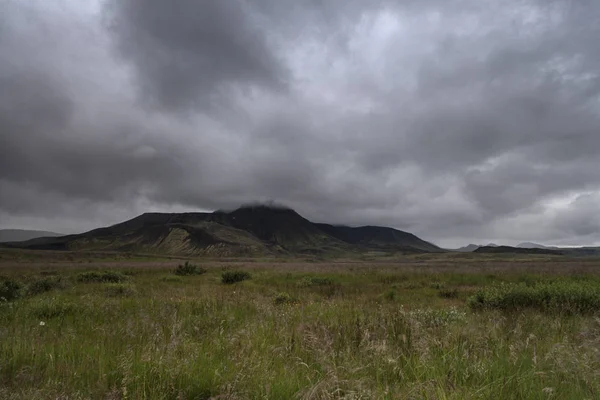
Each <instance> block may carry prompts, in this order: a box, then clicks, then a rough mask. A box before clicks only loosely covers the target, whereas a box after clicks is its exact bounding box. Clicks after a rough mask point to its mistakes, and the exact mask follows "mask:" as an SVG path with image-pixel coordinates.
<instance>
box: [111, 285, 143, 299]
mask: <svg viewBox="0 0 600 400" xmlns="http://www.w3.org/2000/svg"><path fill="white" fill-rule="evenodd" d="M104 293H105V294H106V295H107V296H109V297H127V296H133V295H134V294H135V293H136V290H135V287H134V286H132V285H128V284H123V283H108V284H106V286H105V287H104Z"/></svg>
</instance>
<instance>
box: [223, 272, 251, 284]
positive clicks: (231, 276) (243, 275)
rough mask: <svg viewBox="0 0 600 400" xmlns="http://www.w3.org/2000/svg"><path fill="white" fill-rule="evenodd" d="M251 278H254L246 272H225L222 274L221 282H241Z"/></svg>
mask: <svg viewBox="0 0 600 400" xmlns="http://www.w3.org/2000/svg"><path fill="white" fill-rule="evenodd" d="M250 278H252V276H251V275H250V273H248V272H246V271H224V272H223V273H222V274H221V282H222V283H225V284H232V283H236V282H241V281H245V280H246V279H250Z"/></svg>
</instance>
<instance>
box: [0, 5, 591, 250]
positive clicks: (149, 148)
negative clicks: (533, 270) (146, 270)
mask: <svg viewBox="0 0 600 400" xmlns="http://www.w3.org/2000/svg"><path fill="white" fill-rule="evenodd" d="M598 37H600V2H598V1H595V0H580V1H571V0H504V1H498V0H495V1H491V0H418V1H417V0H327V1H326V0H301V1H294V2H291V1H290V2H286V1H281V0H227V1H222V0H170V1H169V2H165V1H163V0H94V1H87V2H82V1H79V0H54V1H51V2H50V1H47V0H0V228H23V229H43V230H50V231H57V232H62V233H72V232H81V231H85V230H89V229H92V228H96V227H98V226H104V225H110V224H114V223H117V222H121V221H123V220H126V219H129V218H132V217H134V216H136V215H138V214H141V213H143V212H146V211H165V212H178V211H210V210H216V209H221V208H234V207H236V206H238V205H240V204H243V203H248V202H255V201H259V202H260V201H275V202H277V203H281V204H285V205H287V206H289V207H291V208H294V209H295V210H296V211H298V212H299V213H300V214H301V215H303V216H305V217H306V218H309V219H311V220H313V221H319V222H329V223H336V224H346V225H353V226H356V225H367V224H369V225H386V226H392V227H395V228H398V229H402V230H405V231H409V232H412V233H415V234H417V235H418V236H420V237H422V238H424V239H426V240H429V241H432V242H434V243H436V244H438V245H441V246H445V247H455V246H461V245H466V244H468V243H477V244H485V243H488V242H495V243H502V244H509V245H514V244H516V243H518V242H521V241H533V242H539V243H544V244H553V245H578V244H580V245H600V168H599V167H600V107H599V106H600V97H599V93H600V76H599V74H600V46H598V44H597V40H598Z"/></svg>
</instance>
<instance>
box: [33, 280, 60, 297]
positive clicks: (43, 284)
mask: <svg viewBox="0 0 600 400" xmlns="http://www.w3.org/2000/svg"><path fill="white" fill-rule="evenodd" d="M62 287H63V282H62V279H61V277H60V276H57V277H46V278H41V279H35V280H33V281H32V282H30V283H29V284H28V285H27V289H26V291H27V295H29V296H35V295H37V294H41V293H45V292H49V291H51V290H54V289H60V288H62Z"/></svg>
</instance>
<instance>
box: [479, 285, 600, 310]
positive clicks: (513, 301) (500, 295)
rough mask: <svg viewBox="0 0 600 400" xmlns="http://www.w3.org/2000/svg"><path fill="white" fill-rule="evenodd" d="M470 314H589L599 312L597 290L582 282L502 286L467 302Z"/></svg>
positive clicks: (490, 288) (597, 287)
mask: <svg viewBox="0 0 600 400" xmlns="http://www.w3.org/2000/svg"><path fill="white" fill-rule="evenodd" d="M468 304H469V306H470V307H471V308H472V309H474V310H481V309H498V310H515V309H522V308H534V309H538V310H541V311H547V312H559V313H567V314H582V313H591V312H595V311H598V310H599V309H600V286H598V285H597V284H596V285H594V284H587V283H585V282H565V281H556V282H550V283H539V284H536V285H533V286H527V285H526V284H523V283H519V284H502V285H499V286H493V287H488V288H484V289H480V290H479V291H477V292H476V293H475V295H473V296H471V297H470V298H469V299H468Z"/></svg>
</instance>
